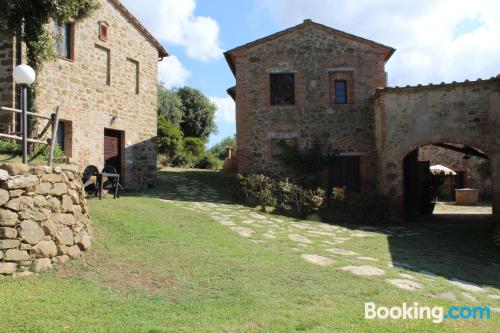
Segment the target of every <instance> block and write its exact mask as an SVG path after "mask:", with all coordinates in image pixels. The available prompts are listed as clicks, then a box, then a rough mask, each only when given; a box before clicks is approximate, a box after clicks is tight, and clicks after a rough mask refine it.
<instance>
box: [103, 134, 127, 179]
mask: <svg viewBox="0 0 500 333" xmlns="http://www.w3.org/2000/svg"><path fill="white" fill-rule="evenodd" d="M122 142H123V132H122V131H117V130H112V129H108V128H105V129H104V166H112V167H114V168H115V169H116V172H117V173H119V174H120V175H122V162H123V148H122Z"/></svg>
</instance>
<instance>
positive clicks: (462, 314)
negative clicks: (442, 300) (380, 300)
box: [365, 302, 491, 324]
mask: <svg viewBox="0 0 500 333" xmlns="http://www.w3.org/2000/svg"><path fill="white" fill-rule="evenodd" d="M490 318H491V309H490V307H488V306H451V307H450V308H449V309H448V311H445V310H444V308H443V307H442V306H434V307H429V306H421V305H419V304H418V303H417V302H414V303H413V305H408V304H406V303H403V304H402V305H401V306H393V307H390V308H389V307H386V306H377V305H376V304H375V303H373V302H370V303H365V319H394V320H398V319H403V320H425V319H429V320H432V322H433V323H435V324H439V323H442V322H443V320H445V319H451V320H457V319H464V320H468V319H490Z"/></svg>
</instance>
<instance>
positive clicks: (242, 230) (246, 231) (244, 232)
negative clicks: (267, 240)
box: [231, 227, 255, 237]
mask: <svg viewBox="0 0 500 333" xmlns="http://www.w3.org/2000/svg"><path fill="white" fill-rule="evenodd" d="M231 229H232V230H233V231H236V232H237V233H239V234H240V236H242V237H251V236H252V235H253V233H254V232H255V231H253V230H252V229H250V228H245V227H232V228H231Z"/></svg>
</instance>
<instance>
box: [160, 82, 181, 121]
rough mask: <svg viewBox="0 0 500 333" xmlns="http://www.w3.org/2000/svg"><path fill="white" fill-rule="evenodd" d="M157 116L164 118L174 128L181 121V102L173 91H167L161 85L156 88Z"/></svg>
mask: <svg viewBox="0 0 500 333" xmlns="http://www.w3.org/2000/svg"><path fill="white" fill-rule="evenodd" d="M158 116H159V117H164V118H165V119H166V120H168V121H170V122H171V123H172V125H174V126H175V127H179V125H180V123H181V121H182V101H181V99H180V98H179V96H178V95H177V93H176V92H175V91H172V90H169V89H167V88H166V87H165V86H164V85H163V84H160V85H159V86H158Z"/></svg>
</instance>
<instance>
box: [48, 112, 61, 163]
mask: <svg viewBox="0 0 500 333" xmlns="http://www.w3.org/2000/svg"><path fill="white" fill-rule="evenodd" d="M50 118H51V123H52V136H51V137H50V148H49V149H50V150H49V166H52V160H53V159H54V150H55V149H56V138H57V127H58V126H59V106H58V107H57V108H56V113H54V114H52V116H51V117H50Z"/></svg>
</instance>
